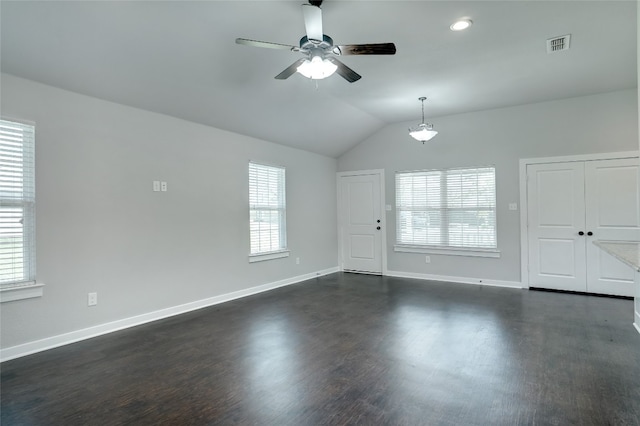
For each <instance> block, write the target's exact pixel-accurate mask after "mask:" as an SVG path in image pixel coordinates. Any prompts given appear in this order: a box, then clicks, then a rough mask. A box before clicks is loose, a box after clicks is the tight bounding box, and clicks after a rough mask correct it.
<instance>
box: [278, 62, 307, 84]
mask: <svg viewBox="0 0 640 426" xmlns="http://www.w3.org/2000/svg"><path fill="white" fill-rule="evenodd" d="M304 61H306V59H305V58H301V59H298V60H297V61H295V62H294V63H292V64H291V65H289V66H288V67H287V68H286V69H285V70H284V71H282V72H281V73H280V74H278V75H276V77H275V78H276V79H277V80H286V79H287V78H289V77H291V76H292V75H294V74H295V73H296V71H298V67H299V66H300V65H302V63H303V62H304Z"/></svg>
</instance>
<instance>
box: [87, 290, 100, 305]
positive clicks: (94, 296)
mask: <svg viewBox="0 0 640 426" xmlns="http://www.w3.org/2000/svg"><path fill="white" fill-rule="evenodd" d="M97 304H98V293H89V294H88V295H87V305H88V306H96V305H97Z"/></svg>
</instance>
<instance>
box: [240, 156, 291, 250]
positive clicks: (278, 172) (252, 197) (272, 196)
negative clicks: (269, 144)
mask: <svg viewBox="0 0 640 426" xmlns="http://www.w3.org/2000/svg"><path fill="white" fill-rule="evenodd" d="M249 235H250V240H251V241H250V245H251V254H262V253H269V252H275V251H279V250H285V249H286V248H287V238H286V197H285V169H284V168H282V167H275V166H268V165H264V164H258V163H253V162H250V163H249Z"/></svg>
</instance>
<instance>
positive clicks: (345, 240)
mask: <svg viewBox="0 0 640 426" xmlns="http://www.w3.org/2000/svg"><path fill="white" fill-rule="evenodd" d="M380 180H381V175H380V174H355V175H348V176H346V175H345V176H340V178H339V187H340V200H339V206H340V210H339V211H340V217H339V227H340V229H339V235H340V246H341V247H340V248H341V250H340V252H341V257H342V259H341V261H342V269H343V270H344V271H351V272H363V273H369V274H382V233H383V232H384V230H383V228H382V227H383V217H382V211H381V210H382V209H381V184H380Z"/></svg>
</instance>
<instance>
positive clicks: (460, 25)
mask: <svg viewBox="0 0 640 426" xmlns="http://www.w3.org/2000/svg"><path fill="white" fill-rule="evenodd" d="M471 24H473V22H472V21H471V19H460V20H459V21H456V22H454V23H453V24H451V26H450V27H449V28H451V31H462V30H466V29H467V28H469V27H470V26H471Z"/></svg>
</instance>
